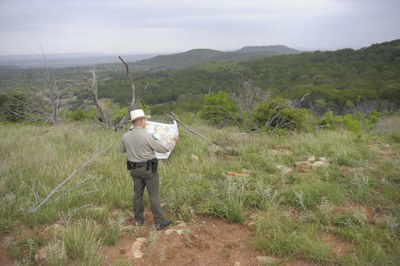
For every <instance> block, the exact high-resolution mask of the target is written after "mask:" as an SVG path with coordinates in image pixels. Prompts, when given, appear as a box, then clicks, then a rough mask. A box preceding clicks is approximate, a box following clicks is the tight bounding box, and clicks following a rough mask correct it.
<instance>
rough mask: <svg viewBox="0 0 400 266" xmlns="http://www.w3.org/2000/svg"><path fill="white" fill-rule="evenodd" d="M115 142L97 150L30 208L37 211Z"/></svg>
mask: <svg viewBox="0 0 400 266" xmlns="http://www.w3.org/2000/svg"><path fill="white" fill-rule="evenodd" d="M113 144H114V142H113V143H111V144H110V145H109V146H108V147H107V148H105V149H104V150H102V151H100V152H97V151H95V152H94V153H93V154H92V155H91V157H90V158H89V160H87V161H86V162H84V163H83V164H82V165H81V166H79V167H78V168H77V169H75V170H74V171H73V172H72V173H71V174H70V175H69V176H68V177H67V178H66V179H64V181H62V182H61V183H60V184H59V185H58V186H57V187H55V188H54V189H53V190H52V191H51V192H50V193H49V194H48V195H47V196H46V198H45V199H44V200H42V201H41V202H40V203H39V204H37V205H36V206H35V207H34V208H32V209H31V210H30V212H36V211H37V210H38V209H39V208H40V207H41V206H43V205H44V204H45V203H46V202H47V201H49V200H50V198H51V197H52V196H53V195H54V194H55V193H57V192H58V191H59V190H60V188H61V187H62V186H64V185H65V184H66V183H67V182H68V181H70V180H71V179H72V178H73V177H74V176H75V175H76V174H77V173H78V172H79V171H80V170H82V169H83V168H85V167H86V166H88V165H89V164H90V163H91V162H93V161H94V160H95V159H96V158H97V157H99V156H101V155H102V154H103V153H105V152H106V151H107V150H108V149H109V148H110V147H111V146H112V145H113Z"/></svg>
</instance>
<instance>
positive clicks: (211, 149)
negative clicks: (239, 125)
mask: <svg viewBox="0 0 400 266" xmlns="http://www.w3.org/2000/svg"><path fill="white" fill-rule="evenodd" d="M219 150H221V148H220V147H219V146H218V145H215V144H212V145H211V146H209V147H208V148H207V151H208V152H209V153H211V154H215V153H217V152H218V151H219Z"/></svg>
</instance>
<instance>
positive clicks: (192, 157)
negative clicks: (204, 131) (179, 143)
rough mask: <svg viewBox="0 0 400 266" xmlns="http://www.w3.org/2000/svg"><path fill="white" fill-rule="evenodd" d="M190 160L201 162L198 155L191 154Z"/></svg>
mask: <svg viewBox="0 0 400 266" xmlns="http://www.w3.org/2000/svg"><path fill="white" fill-rule="evenodd" d="M190 160H191V161H192V162H198V161H199V157H198V156H197V155H195V154H191V155H190Z"/></svg>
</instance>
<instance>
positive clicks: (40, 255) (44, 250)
mask: <svg viewBox="0 0 400 266" xmlns="http://www.w3.org/2000/svg"><path fill="white" fill-rule="evenodd" d="M48 251H49V246H46V247H43V248H41V249H40V250H39V251H38V252H37V253H36V255H35V261H40V260H45V259H46V257H47V253H48Z"/></svg>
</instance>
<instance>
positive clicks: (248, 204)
mask: <svg viewBox="0 0 400 266" xmlns="http://www.w3.org/2000/svg"><path fill="white" fill-rule="evenodd" d="M393 124H394V123H393V122H391V125H393ZM192 126H193V127H194V128H195V129H196V130H197V131H198V132H200V133H202V134H204V135H207V136H208V137H209V138H211V140H212V141H210V142H206V141H204V140H202V139H200V138H198V137H196V136H195V135H193V134H191V133H189V132H188V131H186V130H184V129H181V130H180V133H181V142H180V143H179V144H178V145H177V146H176V148H175V150H174V152H173V153H172V154H171V157H170V158H169V159H168V160H166V161H161V163H160V167H159V171H160V180H161V194H162V201H163V202H165V203H166V207H165V208H166V209H167V210H168V213H169V215H170V216H172V217H171V218H173V219H183V220H185V221H189V220H190V219H191V218H192V215H193V213H197V214H208V215H214V216H216V217H220V218H222V219H224V220H226V221H228V222H230V223H245V222H246V221H247V220H248V219H249V217H248V214H249V213H254V212H255V213H257V216H258V217H259V218H258V219H257V220H256V228H257V229H256V236H255V239H254V245H255V246H256V247H257V248H258V249H259V250H260V251H262V252H263V253H265V254H266V255H276V256H279V257H281V258H282V259H283V260H285V259H301V260H305V261H309V262H313V263H317V264H321V265H325V264H345V265H346V264H347V265H365V264H368V265H379V264H385V265H391V264H395V262H396V261H398V259H399V255H398V254H400V252H399V250H398V249H399V248H398V247H399V246H400V245H399V241H398V239H399V238H400V207H399V206H400V205H399V202H400V193H399V191H400V182H399V174H398V173H399V170H400V165H399V163H398V162H399V158H400V154H399V150H400V146H399V145H398V141H396V134H398V133H396V132H395V133H390V132H393V131H388V132H389V133H387V134H386V135H384V136H383V137H379V136H377V135H374V133H362V134H354V133H352V132H348V131H343V130H337V131H329V130H327V131H316V132H311V133H292V134H287V135H285V134H283V135H271V134H268V133H265V132H252V133H250V134H238V132H237V131H236V130H235V129H233V128H228V129H224V130H222V129H215V128H210V127H208V126H206V125H203V124H196V123H194V124H193V125H192ZM0 132H1V133H0V134H1V138H0V162H1V164H0V173H1V178H0V232H1V233H6V232H9V233H10V232H13V231H14V229H15V228H16V227H17V225H18V224H21V223H22V224H25V225H28V226H29V227H31V228H36V227H37V226H38V225H41V226H46V225H50V224H53V223H54V222H56V221H57V222H59V221H60V220H61V221H66V224H65V230H64V231H63V233H62V236H60V237H58V238H56V239H55V240H54V241H52V242H51V241H49V240H46V241H48V242H45V243H41V242H40V241H36V242H34V243H33V242H32V241H31V242H29V243H28V242H26V241H25V242H26V243H25V242H24V241H17V242H15V245H17V246H15V245H14V246H10V254H12V253H15V254H16V256H17V257H19V258H23V259H20V260H19V262H20V263H24V262H23V261H22V260H25V261H26V262H29V261H32V255H34V254H35V252H37V251H38V249H39V247H42V246H47V247H48V248H49V253H50V254H51V255H50V256H49V259H47V260H46V262H47V263H48V264H49V265H65V264H69V263H72V264H73V263H75V262H76V261H78V262H77V263H86V264H89V265H90V264H92V265H96V264H97V263H98V261H99V256H100V255H99V250H100V249H99V247H100V245H114V244H115V243H116V241H117V240H118V237H119V235H120V233H121V230H122V227H123V225H124V224H126V223H127V217H128V214H127V213H128V212H131V210H132V180H131V177H130V176H129V173H128V171H127V170H126V168H125V160H126V157H125V154H122V153H120V152H119V150H118V149H119V142H120V139H121V136H122V134H123V132H114V131H110V130H108V129H106V128H104V127H102V126H99V125H95V124H90V125H89V124H60V125H57V126H55V127H39V126H32V125H12V124H7V125H0ZM393 135H394V137H393ZM372 142H374V143H378V144H379V145H378V146H379V147H387V146H385V145H390V149H391V153H390V159H385V160H383V159H382V158H381V157H380V154H379V153H377V152H376V151H374V150H373V149H372V148H371V144H372ZM111 143H112V146H111V148H110V149H109V150H108V151H107V152H106V153H104V154H103V155H102V156H101V157H99V158H97V159H96V160H95V161H93V162H92V163H91V164H90V165H88V166H87V167H85V168H84V169H82V170H80V171H79V172H78V173H77V174H76V175H75V176H74V177H73V178H72V179H71V180H70V181H69V182H68V183H66V184H65V185H64V186H63V187H62V188H61V189H60V191H59V192H57V193H55V194H54V196H52V197H51V198H50V200H49V201H48V202H47V203H46V204H44V205H43V206H42V207H41V208H39V209H38V211H37V212H35V213H31V212H30V211H29V210H31V209H32V208H33V207H34V206H36V205H37V204H38V203H39V202H40V201H41V200H42V199H44V198H45V197H46V196H47V195H48V194H49V193H50V192H51V191H52V190H53V189H54V188H55V187H56V186H57V185H58V184H60V183H61V182H62V181H63V180H64V179H65V178H67V177H68V176H69V175H70V174H71V173H72V172H73V171H74V170H75V169H77V168H78V167H79V166H80V165H82V163H84V162H86V161H87V160H88V159H89V158H90V156H91V155H92V154H93V153H94V152H95V151H99V150H102V149H104V148H105V147H107V146H108V145H110V144H111ZM213 145H217V146H218V150H216V151H213V150H212V149H211V147H212V146H213ZM192 154H194V155H196V156H198V157H199V160H198V161H193V160H191V155H192ZM310 156H315V157H316V158H319V157H325V158H327V160H328V162H329V165H327V166H324V167H321V168H316V169H313V170H311V171H308V172H305V173H301V172H298V171H296V170H294V171H293V172H292V173H290V174H284V173H282V172H281V171H280V170H279V169H277V167H276V165H278V164H280V165H286V166H287V167H291V168H294V165H295V163H296V162H298V161H302V160H305V159H306V158H308V157H310ZM228 171H235V172H247V173H248V176H245V177H230V176H227V175H226V172H228ZM147 204H148V202H147ZM349 205H350V206H351V208H350V209H349V208H348V206H349ZM343 210H346V211H343ZM115 212H117V213H118V215H117V216H116V217H114V216H113V215H112V213H114V214H115ZM367 214H368V215H367ZM130 215H131V214H130ZM326 232H330V233H332V234H335V236H336V237H337V238H338V239H340V240H341V241H344V242H347V243H349V244H352V245H353V246H354V250H353V251H352V252H351V253H349V254H346V255H344V256H343V257H341V258H337V257H336V256H335V255H334V254H333V253H332V250H331V248H330V247H329V246H327V245H326V244H325V243H323V242H322V241H321V235H323V234H324V233H326ZM25 240H26V239H25ZM29 244H31V245H29ZM81 244H84V245H85V246H83V245H81ZM88 246H90V248H88ZM118 264H121V265H124V264H125V262H124V261H121V262H117V263H116V265H118Z"/></svg>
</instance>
